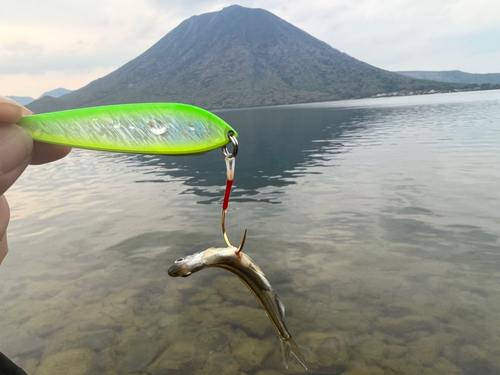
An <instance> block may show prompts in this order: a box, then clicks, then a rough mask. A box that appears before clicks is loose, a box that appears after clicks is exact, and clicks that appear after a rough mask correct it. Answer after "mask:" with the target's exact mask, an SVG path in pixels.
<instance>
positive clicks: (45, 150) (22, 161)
mask: <svg viewBox="0 0 500 375" xmlns="http://www.w3.org/2000/svg"><path fill="white" fill-rule="evenodd" d="M32 114H33V113H32V112H31V111H30V110H29V109H27V108H24V107H23V106H21V105H19V104H17V103H16V102H14V101H12V100H10V99H8V98H5V97H3V96H0V264H1V263H2V260H3V259H4V258H5V255H7V252H8V246H7V225H8V224H9V217H10V211H9V205H8V204H7V200H6V199H5V196H4V193H5V192H6V191H7V190H8V189H9V188H10V187H11V186H12V184H13V183H14V182H15V181H16V180H17V179H18V178H19V176H21V174H22V173H23V171H24V170H25V169H26V167H27V166H28V164H43V163H48V162H51V161H54V160H58V159H60V158H62V157H64V156H66V155H67V154H68V153H69V152H70V151H71V148H70V147H64V146H58V145H52V144H48V143H42V142H37V141H33V139H32V138H31V137H30V135H29V134H28V132H26V130H24V129H23V128H21V127H20V126H19V125H16V124H17V123H18V122H19V120H20V119H21V117H23V116H28V115H32Z"/></svg>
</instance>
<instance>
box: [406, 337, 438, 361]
mask: <svg viewBox="0 0 500 375" xmlns="http://www.w3.org/2000/svg"><path fill="white" fill-rule="evenodd" d="M408 350H409V355H410V356H411V357H412V358H415V359H416V360H417V361H419V362H420V363H422V364H423V365H430V364H432V363H434V362H435V361H436V358H437V357H438V355H439V347H438V344H437V343H436V341H435V339H434V338H433V337H425V338H421V339H418V340H417V341H414V342H411V343H409V344H408Z"/></svg>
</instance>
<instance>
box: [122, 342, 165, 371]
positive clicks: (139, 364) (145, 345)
mask: <svg viewBox="0 0 500 375" xmlns="http://www.w3.org/2000/svg"><path fill="white" fill-rule="evenodd" d="M160 350H161V349H160V347H159V346H158V344H157V343H155V342H154V341H152V342H148V341H142V342H136V345H131V350H130V352H128V353H127V354H126V355H125V357H124V358H123V360H121V361H120V368H121V369H122V370H123V371H124V372H125V373H126V374H128V373H130V372H136V371H139V370H142V369H145V368H146V367H147V366H148V365H149V364H150V363H151V362H153V360H154V359H155V358H156V356H157V355H158V352H159V351H160Z"/></svg>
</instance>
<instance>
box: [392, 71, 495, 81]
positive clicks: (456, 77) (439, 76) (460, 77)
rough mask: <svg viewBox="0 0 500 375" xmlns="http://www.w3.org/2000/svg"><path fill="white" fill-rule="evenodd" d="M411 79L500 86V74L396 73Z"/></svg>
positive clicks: (457, 72)
mask: <svg viewBox="0 0 500 375" xmlns="http://www.w3.org/2000/svg"><path fill="white" fill-rule="evenodd" d="M394 73H397V74H401V75H404V76H407V77H410V78H415V79H427V80H431V81H439V82H450V83H467V84H492V85H498V84H500V73H482V74H481V73H467V72H462V71H460V70H441V71H426V70H407V71H397V72H394Z"/></svg>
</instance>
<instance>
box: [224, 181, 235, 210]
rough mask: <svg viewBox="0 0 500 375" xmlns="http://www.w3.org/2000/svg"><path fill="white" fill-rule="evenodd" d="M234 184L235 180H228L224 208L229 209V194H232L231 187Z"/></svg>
mask: <svg viewBox="0 0 500 375" xmlns="http://www.w3.org/2000/svg"><path fill="white" fill-rule="evenodd" d="M232 186H233V180H226V192H225V193H224V202H223V203H222V209H223V210H224V211H226V210H227V207H228V206H229V194H231V188H232Z"/></svg>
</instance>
